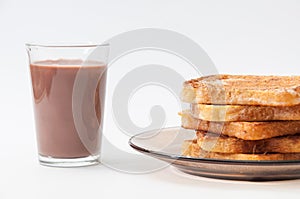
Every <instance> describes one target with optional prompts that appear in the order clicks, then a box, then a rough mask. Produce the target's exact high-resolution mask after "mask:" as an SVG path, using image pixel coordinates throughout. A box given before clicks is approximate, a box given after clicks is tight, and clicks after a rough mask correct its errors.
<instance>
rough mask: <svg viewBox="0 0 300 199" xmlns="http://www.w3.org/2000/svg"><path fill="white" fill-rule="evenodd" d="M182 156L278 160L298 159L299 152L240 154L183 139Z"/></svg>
mask: <svg viewBox="0 0 300 199" xmlns="http://www.w3.org/2000/svg"><path fill="white" fill-rule="evenodd" d="M182 156H187V157H193V158H199V157H204V158H210V159H221V160H251V161H252V160H253V161H280V160H300V153H271V154H242V153H216V152H207V151H204V150H202V149H201V148H200V146H199V145H198V144H197V140H185V141H184V142H183V145H182Z"/></svg>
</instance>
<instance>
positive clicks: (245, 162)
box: [128, 126, 300, 166]
mask: <svg viewBox="0 0 300 199" xmlns="http://www.w3.org/2000/svg"><path fill="white" fill-rule="evenodd" d="M179 128H182V127H181V126H173V127H166V128H160V129H152V130H148V131H144V132H141V133H138V134H136V135H133V136H132V137H130V139H129V140H128V144H129V145H130V147H132V148H133V149H135V150H136V151H138V152H140V153H143V154H146V155H149V156H156V157H158V158H163V159H172V160H174V161H176V160H181V161H191V162H198V163H210V164H221V163H223V164H231V165H245V166H246V165H247V166H250V165H253V166H284V165H295V164H300V160H279V161H272V160H225V159H224V160H222V159H212V158H194V157H187V156H182V155H174V154H169V153H166V152H160V151H154V150H151V149H145V148H143V147H141V146H138V145H136V144H135V143H133V140H134V139H135V138H137V137H138V136H141V135H143V134H147V133H151V132H157V131H166V130H172V129H174V130H175V129H179ZM182 129H184V128H182ZM160 133H162V132H160ZM171 164H173V163H172V162H171Z"/></svg>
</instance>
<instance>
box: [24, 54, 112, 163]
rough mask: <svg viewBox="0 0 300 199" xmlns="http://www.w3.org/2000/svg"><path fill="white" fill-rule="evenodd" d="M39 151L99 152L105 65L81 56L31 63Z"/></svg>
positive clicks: (68, 154)
mask: <svg viewBox="0 0 300 199" xmlns="http://www.w3.org/2000/svg"><path fill="white" fill-rule="evenodd" d="M30 71H31V79H32V84H33V95H34V111H35V120H36V131H37V139H38V149H39V154H40V155H42V156H47V157H48V156H50V157H54V158H80V157H87V156H89V155H98V154H99V150H100V142H101V140H100V138H101V133H102V116H103V108H104V97H105V82H106V66H105V65H104V64H102V63H100V62H92V61H90V62H84V63H83V62H82V61H80V60H46V61H40V62H35V63H33V64H31V65H30Z"/></svg>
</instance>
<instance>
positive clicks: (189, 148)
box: [180, 75, 300, 161]
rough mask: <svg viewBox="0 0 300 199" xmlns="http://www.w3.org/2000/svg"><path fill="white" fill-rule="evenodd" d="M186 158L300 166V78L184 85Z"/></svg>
mask: <svg viewBox="0 0 300 199" xmlns="http://www.w3.org/2000/svg"><path fill="white" fill-rule="evenodd" d="M181 99H182V101H183V102H187V103H189V104H190V109H189V110H184V111H183V112H182V113H181V114H180V115H181V120H182V127H183V128H186V129H193V130H195V134H196V135H195V139H194V140H185V141H184V143H183V147H182V155H184V156H190V157H204V158H213V159H227V160H258V161H261V160H300V76H254V75H252V76H251V75H246V76H244V75H212V76H204V77H201V78H198V79H192V80H190V81H186V82H184V85H183V90H182V94H181Z"/></svg>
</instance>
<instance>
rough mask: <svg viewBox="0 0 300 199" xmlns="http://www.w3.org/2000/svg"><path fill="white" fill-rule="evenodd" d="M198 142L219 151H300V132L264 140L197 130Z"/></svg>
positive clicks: (208, 148)
mask: <svg viewBox="0 0 300 199" xmlns="http://www.w3.org/2000/svg"><path fill="white" fill-rule="evenodd" d="M196 134H197V143H198V145H199V146H200V147H201V149H203V150H205V151H210V152H217V153H246V154H263V153H300V134H297V135H289V136H281V137H275V138H268V139H264V140H254V141H252V140H242V139H239V138H236V137H228V136H223V135H220V136H218V135H216V134H213V133H207V132H205V131H197V133H196Z"/></svg>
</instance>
